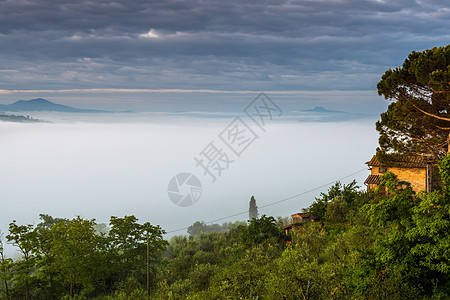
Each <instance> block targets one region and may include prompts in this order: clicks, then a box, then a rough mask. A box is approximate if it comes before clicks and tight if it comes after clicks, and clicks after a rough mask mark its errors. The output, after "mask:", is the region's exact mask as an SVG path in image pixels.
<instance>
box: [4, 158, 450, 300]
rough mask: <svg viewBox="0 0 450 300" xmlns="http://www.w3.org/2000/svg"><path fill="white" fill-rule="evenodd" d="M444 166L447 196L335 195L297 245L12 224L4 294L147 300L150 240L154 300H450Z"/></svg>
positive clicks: (266, 225) (125, 228)
mask: <svg viewBox="0 0 450 300" xmlns="http://www.w3.org/2000/svg"><path fill="white" fill-rule="evenodd" d="M440 166H441V175H442V181H443V183H444V186H443V190H442V191H435V192H432V193H425V192H422V193H419V194H418V195H416V194H415V193H414V192H413V190H412V189H411V187H410V186H409V184H408V183H405V182H399V181H398V179H397V178H396V176H395V175H394V174H392V173H386V175H384V177H383V181H382V184H381V187H380V189H379V190H376V191H371V192H362V191H360V190H358V188H357V186H356V184H355V183H350V184H348V185H344V186H342V185H340V184H336V185H334V186H333V187H331V188H330V189H329V191H328V193H323V194H322V195H321V198H318V199H316V202H315V203H313V204H312V205H311V206H310V207H309V208H308V211H310V212H314V213H316V214H317V215H320V216H321V217H322V221H323V222H324V227H322V226H319V224H318V222H313V223H306V224H304V225H303V226H299V227H298V228H297V229H296V230H294V231H293V232H291V241H290V244H287V243H286V242H285V240H286V237H284V236H283V235H282V232H281V230H280V229H279V226H277V225H279V224H277V222H276V221H275V219H274V218H272V217H267V216H262V217H261V218H259V219H252V220H251V221H249V224H248V225H243V224H235V225H236V226H231V225H230V226H229V227H230V228H232V229H231V230H229V231H227V232H209V233H204V232H203V233H201V231H202V230H200V233H198V232H197V233H198V234H195V235H190V236H189V237H184V236H177V237H174V238H172V239H171V240H170V241H169V242H168V243H167V242H165V241H163V240H162V238H161V236H162V233H163V231H162V230H161V229H160V228H159V227H155V226H152V225H150V224H148V223H146V224H142V225H141V224H138V223H137V220H136V218H134V217H133V216H130V217H124V218H115V217H113V218H111V223H110V227H111V228H110V230H109V233H108V234H106V235H105V234H102V233H100V231H104V228H103V230H99V229H101V228H100V227H99V226H96V224H95V222H94V221H93V220H83V219H81V218H75V219H72V220H66V219H53V218H51V217H49V216H45V215H44V216H42V217H41V218H42V222H41V223H40V224H38V225H37V226H36V227H33V226H23V225H17V224H16V223H15V222H12V223H11V225H10V232H9V235H8V236H7V239H8V240H9V241H10V242H14V243H15V244H16V245H17V247H18V248H19V249H20V250H21V251H22V253H23V258H22V259H21V260H19V261H16V262H12V261H11V260H9V259H7V258H6V257H4V258H3V259H2V260H1V268H0V280H1V281H2V285H1V287H2V288H3V291H5V292H6V284H7V285H8V292H9V294H10V296H11V299H24V298H25V297H26V293H27V292H26V291H27V290H28V293H29V296H30V299H51V298H52V297H53V298H54V299H60V298H63V297H66V298H67V297H69V296H70V293H73V294H74V295H75V298H76V299H86V298H96V299H146V298H147V296H146V290H145V287H146V284H145V274H146V265H145V261H146V259H145V253H146V249H145V238H146V233H147V232H149V233H150V240H151V243H150V244H151V247H152V250H151V253H152V254H153V257H152V269H151V277H152V282H151V284H152V294H151V297H152V298H156V299H253V298H258V299H410V298H422V299H440V298H447V297H448V296H449V295H450V284H449V283H448V282H450V281H449V280H450V278H449V274H450V234H449V229H450V215H449V214H450V196H449V192H448V191H449V188H448V187H449V183H450V175H449V174H450V158H449V157H446V158H444V160H443V161H442V162H441V165H440ZM205 226H206V225H204V224H202V223H199V224H197V225H196V226H193V227H191V228H200V229H202V228H203V229H205ZM206 230H209V229H208V228H206ZM164 249H165V250H164ZM0 258H2V257H1V256H0ZM2 297H3V298H6V294H5V293H3V296H2Z"/></svg>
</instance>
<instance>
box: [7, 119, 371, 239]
mask: <svg viewBox="0 0 450 300" xmlns="http://www.w3.org/2000/svg"><path fill="white" fill-rule="evenodd" d="M231 121H232V119H226V118H221V119H215V118H186V117H181V116H180V117H176V116H171V117H169V118H166V117H164V116H159V117H157V118H156V117H155V118H153V119H152V121H149V122H147V121H142V120H139V122H109V123H106V122H105V123H100V122H88V121H86V120H84V121H77V122H75V121H70V120H66V121H64V120H63V121H61V120H60V121H59V122H56V123H45V124H23V123H7V122H0V166H1V167H0V190H1V200H2V201H1V203H2V206H1V208H0V229H1V230H2V231H3V232H4V233H6V232H7V228H8V224H9V222H11V221H12V220H13V219H16V220H17V221H18V222H19V223H21V224H24V223H37V222H38V217H39V214H40V213H45V214H50V215H52V216H55V217H67V218H71V217H74V216H76V215H80V216H82V217H85V218H96V219H97V221H98V222H105V223H108V221H109V217H110V216H112V215H115V216H123V215H131V214H134V215H136V216H137V217H138V218H139V219H140V221H142V222H145V221H150V222H151V223H152V224H159V225H161V226H162V227H163V228H164V229H165V230H166V231H169V232H170V231H173V230H175V229H178V228H183V227H187V226H189V225H191V224H192V223H193V222H195V221H197V220H203V221H209V220H214V219H218V218H221V217H225V216H228V215H233V214H236V213H239V212H245V211H247V210H248V203H249V200H250V197H251V196H252V195H254V196H255V198H256V201H257V204H258V205H259V206H263V205H266V204H268V203H271V202H274V201H277V200H280V199H283V198H286V197H289V196H292V195H294V194H298V193H301V192H304V191H307V190H310V189H313V188H316V187H318V186H321V185H323V184H325V183H328V182H332V181H334V180H336V179H338V178H341V177H343V176H346V175H349V174H351V173H353V172H356V171H359V170H361V169H364V167H365V164H364V162H366V161H368V160H369V159H370V157H371V156H372V155H373V153H374V151H375V149H376V146H377V137H378V135H377V133H376V131H375V126H374V122H375V120H374V119H361V120H358V121H349V122H336V123H329V122H320V123H313V122H298V121H292V120H290V121H277V122H274V121H273V122H271V123H267V124H266V127H265V129H266V132H263V131H257V128H254V130H255V132H256V133H257V134H258V136H259V138H258V139H257V140H255V141H254V142H253V143H252V144H251V145H249V147H248V148H247V149H246V150H245V151H244V152H243V153H242V155H241V157H234V156H233V157H232V159H234V160H235V162H234V163H232V164H230V167H229V169H228V170H225V171H223V173H222V175H221V177H219V178H218V179H217V181H216V182H215V183H212V182H211V180H210V177H207V176H203V172H202V170H201V169H200V168H198V167H196V166H195V161H194V156H198V154H199V153H200V152H201V151H202V150H203V149H204V148H205V147H206V146H207V145H208V143H209V142H211V141H214V140H218V134H219V133H221V132H222V130H223V129H224V128H225V127H226V126H227V125H228V124H229V123H230V122H231ZM247 121H248V120H247ZM230 156H231V155H230ZM180 172H190V173H193V174H195V175H197V176H198V178H199V179H200V180H201V182H202V185H203V192H202V196H201V198H200V200H199V201H198V202H197V203H196V204H195V205H193V206H191V207H185V208H182V207H178V206H176V205H174V204H173V203H172V202H171V201H170V200H169V198H168V194H167V186H168V182H169V181H170V179H171V178H172V177H173V176H174V175H176V174H178V173H180ZM367 175H368V171H362V172H360V173H358V174H357V175H355V176H353V177H352V178H355V179H357V181H358V183H359V184H360V185H361V186H363V187H364V185H363V181H364V179H365V177H366V176H367ZM352 178H348V179H346V180H344V181H343V182H344V183H347V182H350V181H351V179H352ZM320 191H326V188H323V189H322V190H318V191H314V192H311V193H308V194H306V195H303V196H301V197H298V198H295V199H292V200H289V201H286V202H283V203H281V204H278V205H274V206H270V207H267V208H264V209H260V214H267V215H274V216H288V215H290V214H291V213H294V212H298V211H300V210H301V209H302V208H303V207H306V206H308V205H309V204H310V203H311V202H312V201H313V200H314V197H316V196H318V195H319V194H320ZM246 217H247V215H246V214H243V215H241V216H239V217H234V218H231V219H227V220H224V221H234V220H238V219H241V220H245V219H246ZM185 232H186V231H179V232H176V233H172V234H171V235H173V234H184V233H185Z"/></svg>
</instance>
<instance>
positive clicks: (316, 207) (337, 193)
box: [304, 180, 360, 221]
mask: <svg viewBox="0 0 450 300" xmlns="http://www.w3.org/2000/svg"><path fill="white" fill-rule="evenodd" d="M358 188H359V187H358V186H357V183H356V181H355V180H353V181H352V182H350V183H349V184H344V185H342V184H341V183H340V182H339V181H338V182H336V183H335V184H334V185H333V186H331V187H330V188H329V189H328V192H327V193H320V197H319V198H316V200H315V201H314V202H313V203H312V204H311V205H310V206H309V207H308V208H306V209H304V211H305V212H308V213H311V214H314V215H315V216H316V218H317V219H319V220H326V212H327V207H328V204H329V203H330V202H332V201H335V202H339V203H334V207H333V208H332V210H333V212H331V209H330V212H329V215H330V217H331V214H333V218H334V217H336V218H335V219H339V218H343V220H342V221H345V219H346V215H347V213H348V212H349V211H350V210H352V209H353V208H354V206H355V203H354V202H355V200H356V199H357V198H358V197H359V196H360V192H359V191H358ZM336 213H338V215H336Z"/></svg>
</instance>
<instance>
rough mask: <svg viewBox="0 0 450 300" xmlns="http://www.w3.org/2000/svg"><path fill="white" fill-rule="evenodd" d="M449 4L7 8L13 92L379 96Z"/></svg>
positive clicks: (4, 40) (5, 34) (48, 4)
mask: <svg viewBox="0 0 450 300" xmlns="http://www.w3.org/2000/svg"><path fill="white" fill-rule="evenodd" d="M448 7H450V1H406V0H404V1H402V0H399V1H361V0H348V1H344V0H342V1H318V0H315V1H254V2H242V1H219V0H215V1H177V0H169V1H64V2H59V1H23V0H14V1H0V44H1V49H0V55H1V56H0V63H1V65H2V69H3V70H4V71H3V72H0V80H1V81H2V82H3V85H4V87H5V88H23V84H25V83H26V84H28V85H30V88H37V87H39V86H40V85H44V86H45V87H51V88H58V87H61V88H62V87H77V88H83V87H86V88H89V87H99V86H100V87H109V86H122V87H149V86H151V87H156V88H158V87H160V88H168V87H174V88H222V89H249V87H251V88H255V89H266V88H267V87H269V88H271V89H370V88H372V89H373V88H374V86H373V84H374V82H375V81H376V78H377V77H379V75H380V73H382V72H383V71H384V70H385V69H386V67H389V66H392V64H394V65H398V64H400V63H401V61H402V60H403V59H404V57H405V56H406V55H407V54H408V53H409V52H411V51H412V50H422V49H424V48H430V47H433V46H440V45H443V44H445V43H446V41H448V38H449V35H448V29H447V27H448V26H447V25H448V21H449V18H450V10H449V9H448Z"/></svg>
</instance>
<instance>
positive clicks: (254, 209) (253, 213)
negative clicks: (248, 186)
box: [248, 196, 258, 220]
mask: <svg viewBox="0 0 450 300" xmlns="http://www.w3.org/2000/svg"><path fill="white" fill-rule="evenodd" d="M253 218H256V219H257V218H258V206H257V205H256V200H255V197H254V196H252V198H251V199H250V203H249V208H248V219H249V220H251V219H253Z"/></svg>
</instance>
